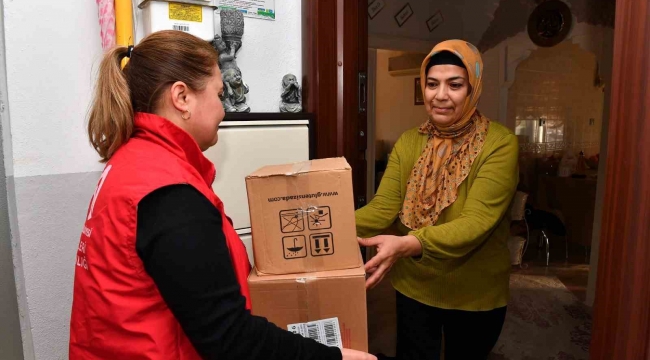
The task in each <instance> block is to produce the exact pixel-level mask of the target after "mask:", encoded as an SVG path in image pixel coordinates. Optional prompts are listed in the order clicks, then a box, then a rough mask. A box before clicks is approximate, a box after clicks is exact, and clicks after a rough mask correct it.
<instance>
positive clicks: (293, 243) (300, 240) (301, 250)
mask: <svg viewBox="0 0 650 360" xmlns="http://www.w3.org/2000/svg"><path fill="white" fill-rule="evenodd" d="M305 240H306V239H305V236H304V235H296V236H285V237H283V238H282V250H283V252H284V258H285V259H287V260H291V259H298V258H304V257H307V248H306V245H307V244H305Z"/></svg>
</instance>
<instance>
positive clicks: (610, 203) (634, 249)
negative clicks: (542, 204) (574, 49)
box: [590, 0, 650, 360]
mask: <svg viewBox="0 0 650 360" xmlns="http://www.w3.org/2000/svg"><path fill="white" fill-rule="evenodd" d="M649 18H650V0H617V1H616V25H615V27H614V65H613V73H612V91H611V94H612V95H611V99H610V101H611V103H610V120H609V138H608V150H607V176H606V180H605V200H604V204H603V216H602V227H601V238H600V252H599V260H598V280H597V285H596V300H595V304H594V325H593V330H592V342H591V351H590V358H591V359H593V360H618V359H621V360H623V359H625V360H636V359H639V360H641V359H643V360H647V359H650V222H649V220H650V140H648V134H650V110H649V106H650V22H648V19H649Z"/></svg>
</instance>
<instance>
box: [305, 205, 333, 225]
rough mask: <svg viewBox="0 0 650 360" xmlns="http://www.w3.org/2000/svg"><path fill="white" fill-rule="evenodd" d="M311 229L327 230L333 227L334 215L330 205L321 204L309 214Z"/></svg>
mask: <svg viewBox="0 0 650 360" xmlns="http://www.w3.org/2000/svg"><path fill="white" fill-rule="evenodd" d="M308 217H309V219H308V221H309V230H325V229H331V228H332V216H331V215H330V207H329V206H320V207H317V208H315V209H314V210H313V211H311V212H309V214H308Z"/></svg>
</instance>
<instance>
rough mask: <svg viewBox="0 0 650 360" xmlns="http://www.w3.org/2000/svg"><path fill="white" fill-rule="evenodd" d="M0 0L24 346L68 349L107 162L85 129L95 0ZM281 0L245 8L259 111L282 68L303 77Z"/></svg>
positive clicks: (244, 55) (295, 6)
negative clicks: (78, 279) (90, 210)
mask: <svg viewBox="0 0 650 360" xmlns="http://www.w3.org/2000/svg"><path fill="white" fill-rule="evenodd" d="M0 3H1V4H2V10H3V12H4V17H3V19H4V36H5V39H6V43H5V50H6V53H2V56H3V57H5V58H6V64H7V65H6V69H7V70H6V71H7V79H6V80H7V99H8V101H7V104H6V106H7V109H9V108H10V109H11V112H10V116H9V112H8V111H7V110H6V111H5V113H4V114H3V115H6V116H3V117H2V124H3V125H4V127H3V128H2V130H3V138H4V139H5V143H4V144H3V145H4V146H3V148H4V156H5V159H6V160H7V161H6V162H5V172H6V176H7V183H8V186H7V187H8V189H7V194H8V197H9V198H10V199H9V201H8V203H9V218H10V220H11V221H10V222H11V224H12V226H11V236H12V239H11V241H12V247H13V250H14V256H13V263H14V266H16V268H15V271H16V273H15V278H16V288H17V289H18V294H17V297H18V299H17V301H18V306H19V311H20V325H21V328H22V342H23V350H24V354H25V358H26V359H33V358H37V359H39V360H40V359H66V358H67V352H68V334H69V319H70V308H71V299H72V283H73V274H74V264H75V263H74V261H75V255H76V247H77V245H78V239H79V234H80V231H81V227H82V223H83V217H84V215H85V212H86V210H87V206H88V201H89V200H90V197H91V195H92V192H93V190H94V188H95V186H96V183H97V179H98V177H99V173H100V171H101V169H102V165H101V164H99V163H98V162H97V160H98V156H97V155H96V154H95V153H94V151H93V150H92V149H91V147H90V145H89V144H88V140H87V138H86V132H85V124H86V122H85V121H86V120H85V119H86V114H87V111H88V108H89V103H90V100H91V96H92V90H93V85H94V79H95V75H96V73H95V72H96V70H97V68H98V64H99V61H100V60H101V56H102V49H101V41H100V35H99V33H100V30H99V25H98V19H97V5H96V4H95V2H94V1H83V0H67V1H51V0H32V1H29V2H25V1H11V0H0ZM276 5H277V9H276V10H277V20H276V21H268V20H258V19H251V18H245V23H246V28H245V34H244V39H243V43H244V44H243V47H242V49H241V51H240V53H239V54H238V62H239V66H240V67H241V69H242V72H243V74H244V79H245V80H246V82H247V83H248V84H249V85H250V87H251V92H250V94H249V104H250V106H251V108H252V110H253V111H254V112H263V111H273V112H277V111H278V107H277V105H278V101H279V99H280V81H281V79H282V76H283V75H284V74H286V73H288V72H293V73H294V74H295V75H296V76H298V78H301V77H302V69H301V33H300V31H301V8H300V1H299V0H290V1H281V2H280V1H277V2H276ZM2 70H4V68H3V69H2ZM3 96H4V95H3ZM12 219H13V220H12ZM32 339H33V342H32Z"/></svg>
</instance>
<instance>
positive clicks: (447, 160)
mask: <svg viewBox="0 0 650 360" xmlns="http://www.w3.org/2000/svg"><path fill="white" fill-rule="evenodd" d="M441 51H449V52H451V53H452V54H455V55H456V56H458V57H459V58H460V60H461V61H462V62H463V64H464V65H465V68H466V69H467V74H468V75H469V83H470V85H471V93H470V94H469V96H468V97H467V98H466V99H465V103H464V105H463V111H462V115H461V117H460V118H459V119H458V120H457V121H456V122H454V123H453V124H451V125H449V126H447V127H442V126H437V125H435V124H434V123H433V122H431V120H429V121H427V122H426V123H424V124H422V126H420V133H423V134H427V135H428V136H429V140H428V142H427V145H426V146H425V148H424V150H423V151H422V154H421V155H420V158H419V159H418V160H417V162H416V163H415V165H414V166H413V171H412V172H411V176H410V178H409V181H408V184H407V186H406V197H405V198H404V204H403V205H402V211H401V212H400V214H399V216H400V220H401V221H402V223H403V224H404V225H406V226H407V227H408V228H410V229H412V230H417V229H420V228H423V227H426V226H431V225H435V224H436V222H437V221H438V217H439V216H440V213H442V211H443V210H444V209H446V208H447V207H448V206H450V205H451V204H453V202H454V201H456V199H457V198H458V187H459V186H460V184H461V183H462V182H463V181H465V179H466V178H467V175H469V171H470V169H471V168H472V164H473V163H474V160H475V159H476V157H477V156H478V154H479V153H480V152H481V150H482V149H483V144H484V143H485V137H486V135H487V132H488V128H489V126H490V121H489V120H488V119H487V118H486V117H485V116H483V115H481V114H480V113H479V112H478V110H476V105H477V104H478V101H479V99H480V97H481V91H482V88H483V60H482V59H481V55H480V54H479V52H478V50H477V49H476V47H474V45H472V44H470V43H468V42H465V41H462V40H448V41H444V42H441V43H440V44H438V45H436V46H435V47H434V48H433V50H431V53H430V54H429V55H428V56H427V57H426V58H425V59H424V61H423V62H422V67H421V68H420V78H421V79H422V81H421V84H422V93H424V91H425V87H426V83H427V82H426V76H427V74H425V72H426V67H427V65H428V63H429V60H430V59H431V57H432V56H434V55H435V54H437V53H439V52H441Z"/></svg>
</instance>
